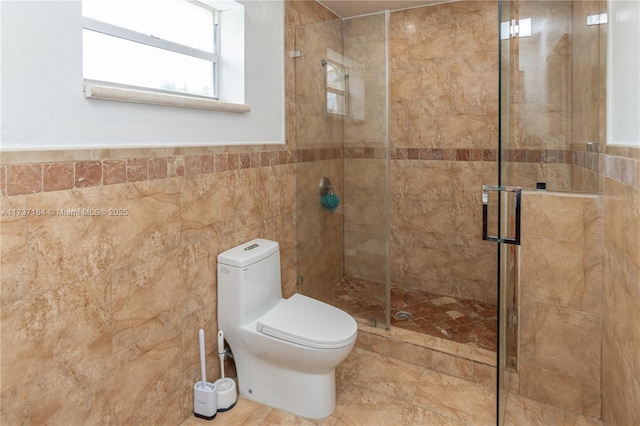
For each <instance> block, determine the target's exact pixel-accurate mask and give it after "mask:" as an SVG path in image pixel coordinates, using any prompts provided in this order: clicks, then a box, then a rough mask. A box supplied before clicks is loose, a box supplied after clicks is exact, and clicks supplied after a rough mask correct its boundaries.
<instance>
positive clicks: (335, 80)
mask: <svg viewBox="0 0 640 426" xmlns="http://www.w3.org/2000/svg"><path fill="white" fill-rule="evenodd" d="M322 65H323V66H324V68H325V73H326V81H325V82H326V90H327V112H328V113H329V114H337V115H346V114H347V105H346V98H347V96H346V94H347V78H348V77H349V76H348V75H347V73H346V72H345V71H344V70H343V68H342V67H341V66H340V65H338V64H336V63H334V62H331V61H326V60H323V61H322Z"/></svg>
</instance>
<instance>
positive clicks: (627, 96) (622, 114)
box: [607, 0, 640, 146]
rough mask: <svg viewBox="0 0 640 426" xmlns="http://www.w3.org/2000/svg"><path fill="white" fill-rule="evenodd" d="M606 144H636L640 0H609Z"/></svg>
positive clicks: (639, 140)
mask: <svg viewBox="0 0 640 426" xmlns="http://www.w3.org/2000/svg"><path fill="white" fill-rule="evenodd" d="M608 21H609V23H608V26H609V28H607V31H608V34H609V35H608V37H609V39H608V47H607V144H612V145H627V146H640V1H637V0H636V1H627V0H612V1H609V14H608Z"/></svg>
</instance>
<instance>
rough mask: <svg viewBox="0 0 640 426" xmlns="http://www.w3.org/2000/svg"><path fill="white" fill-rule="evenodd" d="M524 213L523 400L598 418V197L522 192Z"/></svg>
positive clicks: (600, 268) (600, 234)
mask: <svg viewBox="0 0 640 426" xmlns="http://www.w3.org/2000/svg"><path fill="white" fill-rule="evenodd" d="M522 212H523V213H522V215H523V216H522V246H521V282H520V289H519V292H520V306H519V309H520V323H519V326H520V329H519V334H520V357H519V365H520V370H519V372H520V377H519V395H520V396H524V397H526V398H529V399H532V400H535V401H539V402H541V403H544V404H547V405H550V406H553V407H557V408H559V409H562V410H566V411H571V412H574V413H578V414H582V415H585V416H588V417H599V415H600V412H601V392H600V377H601V370H600V369H601V362H602V360H601V353H600V350H601V342H602V339H601V335H602V326H601V320H602V294H603V293H602V291H603V290H602V276H603V275H602V274H603V256H602V242H603V221H602V203H601V198H600V197H598V196H590V195H584V196H581V195H575V194H560V193H545V192H533V191H532V192H525V194H524V195H523V200H522Z"/></svg>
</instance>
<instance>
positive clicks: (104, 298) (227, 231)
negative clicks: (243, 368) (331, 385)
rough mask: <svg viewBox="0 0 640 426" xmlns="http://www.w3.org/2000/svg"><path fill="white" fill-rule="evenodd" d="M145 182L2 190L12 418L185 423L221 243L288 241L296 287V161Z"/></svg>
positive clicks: (287, 259) (5, 348) (287, 275)
mask: <svg viewBox="0 0 640 426" xmlns="http://www.w3.org/2000/svg"><path fill="white" fill-rule="evenodd" d="M265 155H266V154H265ZM266 156H267V157H269V156H268V155H266ZM276 156H277V152H276ZM144 160H146V159H144ZM149 161H151V160H149ZM97 163H101V162H100V161H98V162H97ZM126 163H127V164H129V162H128V161H126ZM143 163H144V161H142V160H140V159H138V160H137V161H136V162H134V166H135V167H136V173H139V172H141V171H144V172H145V173H148V170H150V166H148V167H147V166H144V165H143ZM185 164H189V162H188V161H187V162H186V163H185ZM198 164H199V166H200V167H201V166H202V165H201V163H198ZM76 165H77V163H76ZM138 165H139V167H138ZM14 167H18V166H12V165H8V166H6V168H7V169H8V170H12V169H14ZM42 167H43V169H45V170H46V169H47V166H42ZM103 167H104V165H103ZM33 168H34V167H33V166H30V167H29V169H31V170H32V169H33ZM72 169H73V168H69V170H72ZM49 170H51V168H49ZM129 170H130V169H129V168H127V173H128V172H129ZM187 170H189V167H187ZM200 170H201V169H200ZM43 176H45V177H44V178H43V179H44V180H43V182H44V183H43V187H44V188H46V187H47V186H48V185H55V184H56V181H55V180H53V181H52V180H51V179H49V178H47V177H46V176H47V174H46V171H45V173H44V174H43ZM64 176H66V173H64V174H63V177H64ZM71 176H73V174H71ZM75 176H76V178H77V177H78V174H75ZM136 176H138V175H136ZM101 177H102V175H101ZM64 179H66V178H64ZM64 179H63V178H60V180H59V181H62V180H64ZM133 180H134V181H131V182H123V183H118V184H112V185H108V184H100V185H96V186H91V187H85V188H81V187H76V188H70V189H60V190H57V191H49V192H42V191H41V192H37V193H30V194H18V195H9V196H4V197H2V198H1V199H0V203H1V205H2V206H1V208H2V217H1V226H2V228H1V233H2V241H1V245H2V246H1V249H2V272H1V274H2V290H1V293H0V296H1V298H0V299H1V304H2V305H1V306H2V313H1V327H2V342H1V355H2V358H1V359H2V361H1V362H2V385H1V397H2V423H3V424H5V423H6V424H24V423H26V424H29V423H33V424H43V423H48V424H90V423H114V424H134V423H169V424H170V423H174V424H177V423H179V422H180V421H181V420H182V419H184V418H185V417H186V416H187V415H188V414H189V412H190V411H191V410H192V401H191V398H192V390H191V387H192V386H193V383H194V382H195V381H196V380H197V379H198V376H199V373H198V371H199V369H198V364H199V363H198V355H197V353H198V349H197V331H198V329H199V328H200V327H204V328H205V330H206V332H207V339H208V342H210V343H209V346H208V349H209V353H212V351H213V348H214V345H212V343H211V342H215V336H216V332H217V326H216V322H217V321H216V256H217V254H218V253H219V252H221V251H223V250H225V249H227V248H230V247H232V246H234V245H236V244H239V243H241V242H243V241H246V240H248V239H251V238H254V237H257V236H261V237H265V238H271V239H274V240H276V241H279V242H280V244H281V252H282V259H283V260H282V272H283V287H284V290H285V293H288V294H291V293H292V292H293V291H295V226H294V225H293V223H294V222H295V210H294V205H295V203H294V200H295V165H294V164H293V162H290V163H284V164H282V165H265V166H264V167H262V166H261V165H260V166H258V165H256V166H255V167H249V168H246V169H240V168H235V169H234V170H225V171H219V172H213V171H212V172H210V173H202V172H201V173H199V174H194V175H189V176H186V175H184V176H174V177H164V178H159V179H152V180H148V179H147V180H138V178H137V177H136V178H134V179H133ZM20 182H21V180H19V179H18V178H15V177H14V178H10V179H9V180H8V181H7V185H8V187H9V188H8V189H9V192H11V191H12V190H11V189H10V188H11V185H14V184H20ZM29 182H31V181H29ZM70 182H72V179H69V184H70ZM67 185H68V184H65V185H64V186H67ZM23 186H31V187H32V186H33V185H31V184H30V185H23ZM272 188H278V190H277V191H274V190H273V189H272ZM76 209H98V212H100V210H101V209H104V210H105V211H106V215H102V213H100V215H98V216H87V215H72V214H73V213H74V211H76ZM111 209H113V210H111ZM111 214H121V215H115V216H113V215H111ZM208 359H209V364H210V365H209V372H210V374H211V377H215V375H216V374H218V373H217V372H218V366H217V362H215V360H216V359H217V358H216V357H213V356H209V358H208Z"/></svg>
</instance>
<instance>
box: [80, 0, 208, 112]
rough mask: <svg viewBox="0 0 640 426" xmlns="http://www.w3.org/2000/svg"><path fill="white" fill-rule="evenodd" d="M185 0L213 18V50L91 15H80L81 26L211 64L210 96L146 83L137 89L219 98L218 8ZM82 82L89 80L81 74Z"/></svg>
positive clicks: (107, 82) (108, 82)
mask: <svg viewBox="0 0 640 426" xmlns="http://www.w3.org/2000/svg"><path fill="white" fill-rule="evenodd" d="M184 1H187V2H188V3H192V4H195V5H197V6H198V7H201V8H203V9H206V10H208V11H210V12H211V14H212V20H213V37H214V40H213V52H207V51H206V50H201V49H198V48H195V47H191V46H187V45H184V44H181V43H176V42H174V41H170V40H165V39H161V38H159V37H156V36H154V35H153V34H144V33H141V32H138V31H135V30H131V29H128V28H124V27H121V26H118V25H114V24H110V23H108V22H104V21H100V20H97V19H94V18H89V17H86V16H82V29H83V30H88V31H94V32H97V33H101V34H104V35H107V36H111V37H117V38H120V39H123V40H127V41H130V42H134V43H140V44H144V45H147V46H151V47H154V48H157V49H162V50H166V51H169V52H173V53H178V54H182V55H186V56H190V57H193V58H198V59H203V60H205V61H209V62H211V63H212V75H211V84H212V88H213V90H212V92H213V94H212V96H203V95H197V94H191V93H184V92H178V91H170V90H169V91H167V90H162V89H158V88H154V87H146V86H135V87H136V88H139V89H141V90H145V91H158V92H164V93H170V94H175V95H181V96H188V97H189V96H193V97H205V98H207V99H215V100H219V98H220V87H219V83H220V78H219V71H218V70H219V62H220V55H219V52H220V11H218V10H217V9H214V8H212V7H210V6H207V5H206V4H204V3H201V2H198V1H188V0H184ZM84 78H85V81H89V80H90V79H87V77H86V76H85V77H84ZM103 83H106V84H113V85H122V84H121V83H120V82H117V81H105V82H103Z"/></svg>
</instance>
